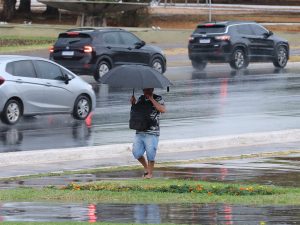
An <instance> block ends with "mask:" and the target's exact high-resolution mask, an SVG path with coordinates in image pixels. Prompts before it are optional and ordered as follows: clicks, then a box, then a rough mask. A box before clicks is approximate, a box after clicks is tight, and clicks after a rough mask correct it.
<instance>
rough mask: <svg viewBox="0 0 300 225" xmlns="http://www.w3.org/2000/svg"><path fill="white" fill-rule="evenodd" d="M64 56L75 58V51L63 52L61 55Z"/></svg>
mask: <svg viewBox="0 0 300 225" xmlns="http://www.w3.org/2000/svg"><path fill="white" fill-rule="evenodd" d="M61 54H62V55H63V56H73V55H74V52H73V51H63V52H62V53H61Z"/></svg>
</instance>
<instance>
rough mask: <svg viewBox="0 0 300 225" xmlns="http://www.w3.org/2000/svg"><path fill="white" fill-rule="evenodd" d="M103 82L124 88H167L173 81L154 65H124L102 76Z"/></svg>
mask: <svg viewBox="0 0 300 225" xmlns="http://www.w3.org/2000/svg"><path fill="white" fill-rule="evenodd" d="M100 81H101V83H103V84H108V85H109V86H111V87H124V88H141V89H145V88H165V87H168V86H171V85H172V83H171V82H170V81H169V80H168V79H167V78H166V77H165V76H164V75H162V74H161V73H160V72H158V71H156V70H155V69H153V68H152V67H149V66H142V65H122V66H117V67H115V68H113V69H112V70H110V71H109V72H108V73H107V74H105V75H104V76H103V77H102V78H101V80H100Z"/></svg>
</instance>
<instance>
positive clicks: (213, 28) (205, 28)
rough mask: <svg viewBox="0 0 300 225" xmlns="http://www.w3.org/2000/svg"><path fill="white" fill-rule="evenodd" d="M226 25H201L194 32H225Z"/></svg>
mask: <svg viewBox="0 0 300 225" xmlns="http://www.w3.org/2000/svg"><path fill="white" fill-rule="evenodd" d="M225 31H226V27H225V26H224V25H200V26H198V27H197V28H196V30H195V31H194V33H198V34H216V33H225Z"/></svg>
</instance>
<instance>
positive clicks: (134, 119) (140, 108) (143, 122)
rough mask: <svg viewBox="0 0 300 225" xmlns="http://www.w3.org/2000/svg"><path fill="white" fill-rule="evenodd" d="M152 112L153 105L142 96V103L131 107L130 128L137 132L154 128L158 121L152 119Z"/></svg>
mask: <svg viewBox="0 0 300 225" xmlns="http://www.w3.org/2000/svg"><path fill="white" fill-rule="evenodd" d="M152 111H153V105H152V103H151V102H150V101H146V100H145V97H144V96H142V97H141V99H140V101H138V102H137V103H136V104H134V105H132V106H131V110H130V120H129V128H130V129H132V130H136V131H146V130H148V129H149V128H150V127H151V126H154V125H155V121H156V120H155V118H154V119H151V113H152ZM156 116H157V114H156ZM156 116H155V117H156Z"/></svg>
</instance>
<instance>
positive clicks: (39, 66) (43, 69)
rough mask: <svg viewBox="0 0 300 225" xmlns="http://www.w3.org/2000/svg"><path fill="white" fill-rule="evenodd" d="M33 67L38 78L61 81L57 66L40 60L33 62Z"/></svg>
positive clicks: (59, 70) (60, 73)
mask: <svg viewBox="0 0 300 225" xmlns="http://www.w3.org/2000/svg"><path fill="white" fill-rule="evenodd" d="M34 65H35V67H36V72H37V75H38V77H39V78H42V79H51V80H61V78H62V72H61V69H60V67H59V66H57V65H55V64H53V63H50V62H46V61H42V60H38V61H35V62H34Z"/></svg>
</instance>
